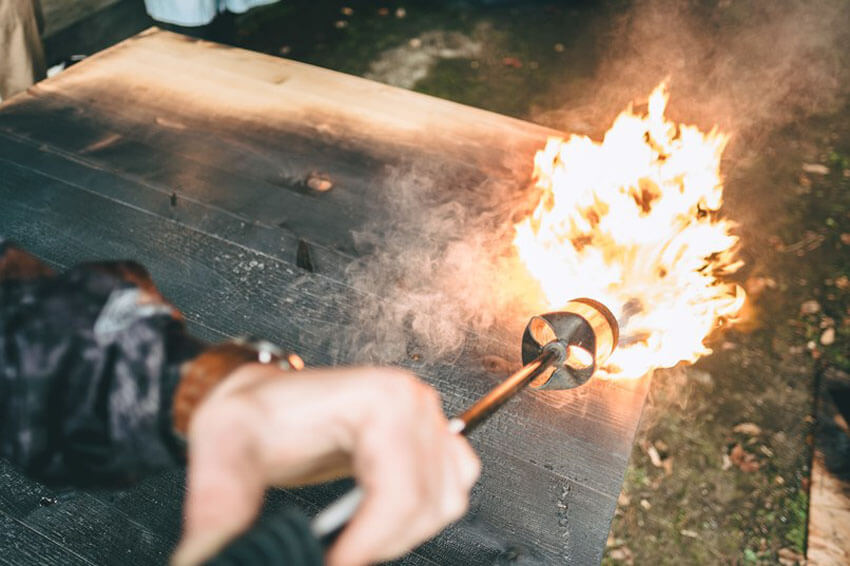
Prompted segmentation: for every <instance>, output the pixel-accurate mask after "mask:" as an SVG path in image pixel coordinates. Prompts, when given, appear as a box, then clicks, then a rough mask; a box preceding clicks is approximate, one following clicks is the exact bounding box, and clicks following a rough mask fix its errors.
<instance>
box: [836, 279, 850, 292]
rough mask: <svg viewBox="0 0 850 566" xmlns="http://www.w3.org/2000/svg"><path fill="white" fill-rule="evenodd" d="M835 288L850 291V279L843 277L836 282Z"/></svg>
mask: <svg viewBox="0 0 850 566" xmlns="http://www.w3.org/2000/svg"><path fill="white" fill-rule="evenodd" d="M835 286H836V287H838V288H839V289H841V290H842V291H843V290H845V289H850V277H847V276H846V275H842V276H841V277H839V278H838V279H836V280H835Z"/></svg>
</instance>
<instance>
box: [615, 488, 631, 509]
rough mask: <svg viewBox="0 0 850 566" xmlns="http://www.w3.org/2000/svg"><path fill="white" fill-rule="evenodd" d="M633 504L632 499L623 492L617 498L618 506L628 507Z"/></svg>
mask: <svg viewBox="0 0 850 566" xmlns="http://www.w3.org/2000/svg"><path fill="white" fill-rule="evenodd" d="M631 502H632V498H631V497H629V496H628V495H626V492H624V491H621V492H620V496H619V497H617V505H619V506H620V507H628V506H629V504H630V503H631Z"/></svg>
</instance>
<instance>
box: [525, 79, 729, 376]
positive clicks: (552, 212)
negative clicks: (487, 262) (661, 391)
mask: <svg viewBox="0 0 850 566" xmlns="http://www.w3.org/2000/svg"><path fill="white" fill-rule="evenodd" d="M667 98H668V95H667V92H666V86H665V85H664V84H663V83H662V84H661V85H659V86H658V87H656V89H655V90H654V91H653V92H652V94H651V95H650V97H649V105H648V111H647V113H646V115H637V114H635V113H634V112H633V110H632V108H631V107H629V108H628V109H626V110H625V111H624V112H623V113H621V114H620V115H619V116H618V117H617V119H616V120H615V121H614V124H613V126H612V127H611V129H610V130H608V132H607V133H606V134H605V137H604V139H603V140H602V142H601V143H600V142H595V141H593V140H591V139H590V138H588V137H585V136H571V137H570V138H569V139H568V140H566V141H565V140H563V139H560V138H550V139H549V141H548V143H547V144H546V146H545V147H544V148H543V149H542V150H541V151H539V152H538V153H537V155H536V156H535V158H534V179H535V182H536V186H537V188H539V189H540V191H541V196H540V202H539V203H538V204H537V207H536V208H535V210H534V212H533V213H532V214H531V215H530V216H529V217H528V218H526V219H525V220H523V221H521V222H519V223H518V224H517V225H516V226H515V228H516V236H515V238H514V245H516V247H517V250H518V252H519V256H520V259H521V260H522V261H523V263H524V264H525V265H526V267H527V268H528V270H529V272H530V273H531V275H532V276H533V277H534V278H535V279H536V280H537V281H539V282H540V285H541V287H542V290H543V293H544V294H545V296H546V299H547V301H548V303H549V308H552V309H557V308H558V307H560V306H563V305H564V304H565V303H567V302H568V301H569V300H570V299H571V298H573V297H577V296H587V297H591V298H593V299H596V300H599V301H601V302H603V303H605V304H606V305H607V306H608V307H609V308H611V309H612V311H613V312H614V313H615V315H616V316H618V317H620V324H621V329H620V330H621V332H620V334H621V340H620V345H619V347H618V348H617V350H616V351H615V352H614V354H613V355H612V356H611V358H610V359H609V360H608V362H607V363H606V366H605V367H604V368H602V374H603V375H606V374H607V375H608V376H612V377H640V376H642V375H644V374H646V373H647V372H649V371H650V370H652V369H654V368H659V367H672V366H674V365H676V364H678V363H679V362H682V361H686V362H694V361H696V360H697V359H698V358H699V357H700V356H703V355H705V354H709V353H711V350H710V349H709V348H707V347H706V346H705V345H704V344H703V340H704V339H705V337H706V336H707V335H708V334H709V333H710V332H711V331H712V330H713V329H715V328H716V327H717V326H718V325H719V324H720V323H721V321H723V320H726V319H730V318H732V317H734V315H735V314H737V313H738V311H739V310H740V309H741V307H742V306H743V304H744V300H745V298H746V297H745V294H744V291H743V290H742V289H741V288H740V287H739V286H738V285H735V284H730V283H723V282H721V281H720V280H719V278H722V277H723V276H725V275H728V274H731V273H733V272H735V271H736V270H737V269H739V268H740V267H741V266H742V265H743V262H741V261H740V260H738V259H736V257H735V250H736V247H737V245H736V244H737V241H738V239H737V237H736V236H734V235H732V234H731V233H730V231H731V229H732V228H734V224H733V223H732V222H730V221H729V220H726V219H723V218H721V217H720V216H719V213H718V211H719V209H720V207H721V204H722V201H723V183H722V180H721V177H720V158H721V155H722V154H723V150H724V148H725V146H726V143H727V141H728V137H727V136H726V135H724V134H722V133H720V132H718V131H717V129H716V128H715V129H712V131H711V132H709V133H707V134H705V133H703V132H701V131H700V130H699V129H698V128H696V127H695V126H688V125H684V124H675V123H671V122H669V121H667V120H666V119H665V118H664V109H665V106H666V104H667Z"/></svg>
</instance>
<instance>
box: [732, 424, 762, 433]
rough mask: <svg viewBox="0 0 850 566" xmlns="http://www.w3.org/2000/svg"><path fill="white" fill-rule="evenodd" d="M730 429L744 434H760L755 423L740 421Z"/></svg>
mask: <svg viewBox="0 0 850 566" xmlns="http://www.w3.org/2000/svg"><path fill="white" fill-rule="evenodd" d="M732 430H733V431H734V432H738V433H740V434H746V435H747V436H758V435H760V434H761V427H759V425H757V424H755V423H741V424H738V425H735V428H733V429H732Z"/></svg>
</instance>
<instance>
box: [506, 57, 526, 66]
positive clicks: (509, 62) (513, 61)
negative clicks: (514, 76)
mask: <svg viewBox="0 0 850 566" xmlns="http://www.w3.org/2000/svg"><path fill="white" fill-rule="evenodd" d="M502 64H503V65H504V66H505V67H511V68H514V69H522V61H520V60H519V59H517V58H516V57H505V58H504V59H502Z"/></svg>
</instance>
